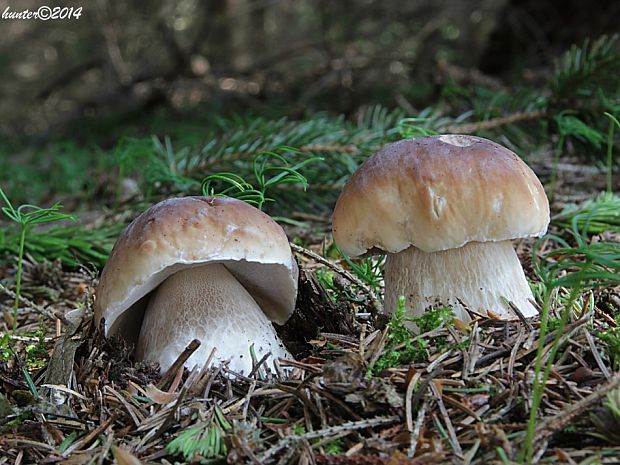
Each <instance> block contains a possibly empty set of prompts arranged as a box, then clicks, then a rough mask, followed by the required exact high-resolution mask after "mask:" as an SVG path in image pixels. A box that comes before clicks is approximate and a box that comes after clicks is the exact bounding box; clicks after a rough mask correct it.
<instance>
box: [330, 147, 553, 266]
mask: <svg viewBox="0 0 620 465" xmlns="http://www.w3.org/2000/svg"><path fill="white" fill-rule="evenodd" d="M548 224H549V202H548V200H547V196H546V195H545V191H544V189H543V187H542V185H541V184H540V181H539V180H538V178H537V177H536V175H535V174H534V172H533V171H532V170H531V169H530V168H529V167H528V166H527V165H526V164H525V163H524V162H523V161H522V160H521V159H520V158H519V157H518V156H517V155H515V154H514V153H513V152H512V151H510V150H508V149H507V148H505V147H502V146H501V145H499V144H496V143H495V142H492V141H490V140H487V139H483V138H481V137H474V136H463V135H444V136H428V137H420V138H416V139H406V140H401V141H398V142H394V143H392V144H388V145H386V146H385V147H383V148H382V149H381V150H380V151H379V152H377V153H376V154H374V155H373V156H371V157H370V158H369V159H368V160H366V162H365V163H364V164H363V165H362V166H361V167H360V168H359V169H358V170H357V171H356V172H355V173H354V174H353V176H351V178H350V179H349V181H348V182H347V184H346V185H345V187H344V190H343V191H342V193H341V194H340V197H339V199H338V202H337V203H336V208H335V210H334V214H333V234H334V239H335V241H336V243H337V244H338V246H339V247H340V248H341V249H342V250H343V251H344V252H346V253H347V254H349V255H352V256H358V255H361V254H364V253H365V252H366V251H368V250H369V249H373V248H377V249H381V250H383V251H386V252H390V253H397V252H400V251H401V250H404V249H406V248H408V247H409V246H415V247H417V248H419V249H421V250H423V251H425V252H436V251H439V250H447V249H453V248H457V247H461V246H463V245H464V244H466V243H468V242H472V241H478V242H486V241H502V240H506V239H514V238H517V237H528V236H540V235H542V234H544V233H545V231H546V230H547V225H548Z"/></svg>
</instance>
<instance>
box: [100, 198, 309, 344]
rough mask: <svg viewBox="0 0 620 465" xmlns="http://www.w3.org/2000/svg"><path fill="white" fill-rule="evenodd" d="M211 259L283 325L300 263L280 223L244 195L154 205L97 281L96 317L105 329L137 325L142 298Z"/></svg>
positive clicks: (135, 223) (114, 252) (121, 240)
mask: <svg viewBox="0 0 620 465" xmlns="http://www.w3.org/2000/svg"><path fill="white" fill-rule="evenodd" d="M209 263H222V264H224V265H225V266H226V268H228V270H229V271H230V272H231V273H232V274H233V276H235V278H236V279H237V280H238V281H239V282H240V283H241V284H242V285H243V287H245V288H246V289H247V290H248V292H249V293H250V294H251V295H252V297H253V298H254V299H255V300H256V302H257V303H258V304H259V306H260V307H261V308H262V310H263V311H264V312H265V314H266V315H267V317H268V318H269V319H270V320H272V321H275V322H277V323H280V324H282V323H284V322H285V321H286V320H287V319H288V317H289V316H290V314H291V313H292V312H293V310H294V307H295V299H296V294H297V277H298V269H297V264H296V262H295V259H294V258H293V255H292V253H291V249H290V246H289V243H288V239H287V237H286V234H285V233H284V231H283V230H282V228H281V227H280V225H278V224H277V223H276V222H275V221H274V220H273V219H272V218H271V217H269V216H268V215H267V214H265V213H263V212H262V211H260V210H258V209H256V208H254V207H253V206H251V205H249V204H247V203H245V202H243V201H241V200H237V199H233V198H225V197H183V198H175V199H169V200H164V201H163V202H160V203H158V204H156V205H154V206H152V207H151V208H149V209H148V210H146V211H145V212H144V213H142V214H141V215H140V216H138V217H137V218H136V219H135V220H134V221H133V222H132V223H131V224H130V225H129V226H128V227H127V229H126V230H125V232H123V234H122V235H121V236H120V237H119V239H118V240H117V242H116V244H115V245H114V249H113V250H112V253H111V255H110V258H109V259H108V262H107V264H106V266H105V268H104V269H103V272H102V274H101V279H100V281H99V286H98V287H97V292H96V300H95V318H96V321H97V322H99V321H100V320H101V318H105V321H106V328H105V329H106V333H111V334H114V333H116V332H117V331H119V330H122V332H123V333H124V334H125V335H127V334H128V333H129V332H135V331H137V330H138V329H139V328H136V327H135V326H139V324H140V322H141V319H142V312H143V311H144V306H145V303H146V302H145V299H143V297H145V296H146V295H147V294H148V293H149V292H151V291H152V290H153V289H155V288H156V287H157V286H158V285H159V284H160V283H161V282H163V281H164V280H165V279H166V278H167V277H168V276H170V275H171V274H173V273H175V272H177V271H179V270H182V269H186V268H189V267H194V266H200V265H206V264H209ZM121 316H122V317H121ZM125 325H132V326H133V328H131V330H128V328H125V327H124V326H125ZM136 336H137V334H136Z"/></svg>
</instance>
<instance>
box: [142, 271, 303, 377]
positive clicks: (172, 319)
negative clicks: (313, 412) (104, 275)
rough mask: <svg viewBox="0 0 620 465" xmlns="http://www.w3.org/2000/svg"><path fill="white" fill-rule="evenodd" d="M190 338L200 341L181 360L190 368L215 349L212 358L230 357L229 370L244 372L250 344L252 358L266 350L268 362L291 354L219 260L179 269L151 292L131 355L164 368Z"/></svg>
mask: <svg viewBox="0 0 620 465" xmlns="http://www.w3.org/2000/svg"><path fill="white" fill-rule="evenodd" d="M193 339H198V340H200V341H201V345H200V347H199V348H198V350H197V351H196V352H194V354H193V355H192V356H191V357H190V358H189V359H188V360H187V362H186V363H185V365H186V366H187V367H189V368H191V367H193V366H195V365H199V366H201V367H202V365H203V364H204V363H205V362H206V361H207V359H208V357H209V354H210V353H211V350H212V349H213V348H214V347H215V348H216V353H215V359H216V360H230V364H229V367H230V368H231V369H232V370H234V371H236V372H242V373H245V374H248V373H249V372H250V371H251V370H252V358H251V356H250V346H251V345H252V344H254V351H255V353H256V358H257V360H260V359H261V358H262V357H263V356H264V355H265V354H266V353H268V352H271V359H270V360H269V361H268V364H269V365H271V362H272V360H274V359H275V358H279V357H284V358H292V356H291V355H290V354H289V352H288V351H287V350H286V348H285V347H284V344H282V342H281V341H280V339H279V338H278V336H277V335H276V332H275V330H274V328H273V326H272V324H271V322H270V321H269V320H268V319H267V317H266V316H265V314H264V313H263V312H262V310H261V309H260V307H259V306H258V304H257V303H256V302H255V301H254V299H253V298H252V297H251V296H250V294H249V293H248V292H247V291H246V290H245V288H244V287H243V286H242V285H241V284H239V282H238V281H237V280H236V279H235V278H234V277H233V276H232V275H231V274H230V272H229V271H228V270H227V269H226V267H225V266H224V265H221V264H212V265H206V266H200V267H195V268H189V269H185V270H182V271H179V272H177V273H175V274H173V275H172V276H170V277H169V278H167V279H166V280H165V281H164V282H163V283H162V284H161V285H160V286H159V287H158V288H157V289H156V290H155V291H154V294H153V295H152V296H151V299H150V302H149V304H148V307H147V309H146V312H145V315H144V321H143V323H142V329H141V331H140V338H139V340H138V345H137V348H136V356H137V358H138V359H139V360H148V361H154V362H159V365H160V367H161V369H162V371H164V370H167V369H168V368H169V367H170V365H172V363H173V362H174V361H175V360H176V359H177V357H178V356H179V354H180V353H181V352H183V349H185V347H186V346H187V345H188V344H189V343H190V342H191V341H192V340H193Z"/></svg>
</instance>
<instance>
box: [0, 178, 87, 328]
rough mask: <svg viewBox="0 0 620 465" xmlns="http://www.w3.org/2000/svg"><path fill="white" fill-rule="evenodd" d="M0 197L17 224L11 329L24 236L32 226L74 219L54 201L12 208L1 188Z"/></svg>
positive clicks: (8, 215)
mask: <svg viewBox="0 0 620 465" xmlns="http://www.w3.org/2000/svg"><path fill="white" fill-rule="evenodd" d="M0 198H1V199H2V200H3V201H4V203H5V204H6V207H2V212H3V213H4V214H5V215H6V216H7V218H9V219H10V220H11V221H13V222H15V223H17V224H18V225H19V231H20V232H19V252H18V257H17V277H16V279H15V302H14V304H13V331H15V330H16V329H17V309H18V308H19V299H20V292H21V282H22V264H23V261H24V246H25V244H26V236H27V234H28V232H29V231H30V229H31V228H32V226H35V225H38V224H43V223H52V222H54V221H60V220H65V219H70V220H73V221H76V218H75V216H73V215H68V214H66V213H61V212H60V209H61V208H62V206H61V205H60V204H58V203H55V204H54V205H52V206H51V207H49V208H41V207H37V206H36V205H29V204H24V205H20V206H19V207H17V208H14V207H13V205H12V204H11V202H10V201H9V199H8V198H7V196H6V195H5V194H4V191H3V190H2V188H0Z"/></svg>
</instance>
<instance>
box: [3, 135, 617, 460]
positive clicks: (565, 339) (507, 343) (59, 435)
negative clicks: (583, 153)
mask: <svg viewBox="0 0 620 465" xmlns="http://www.w3.org/2000/svg"><path fill="white" fill-rule="evenodd" d="M321 143H322V144H323V145H320V144H317V143H315V144H314V145H307V146H306V147H305V149H306V151H307V152H311V153H312V152H321V153H322V154H324V153H328V152H330V151H334V152H337V153H339V154H344V155H346V154H347V153H349V152H351V151H355V150H356V145H355V144H356V143H357V142H356V141H355V140H353V141H346V143H342V142H339V145H337V146H336V145H334V144H332V145H327V143H326V142H325V141H322V142H321ZM529 161H530V164H531V166H532V167H533V169H534V170H535V171H536V172H537V174H538V175H539V177H540V178H541V180H542V181H543V184H545V186H546V187H549V186H550V185H551V184H553V189H554V197H553V202H552V204H551V206H552V218H553V221H552V224H551V226H550V230H549V232H550V233H551V235H549V236H546V237H545V238H544V239H543V240H536V239H528V240H519V241H516V242H515V247H516V250H517V252H518V255H519V257H520V259H521V262H522V264H523V266H524V269H525V270H526V274H527V276H528V279H529V280H530V282H531V283H532V287H533V289H534V291H535V292H534V294H535V296H536V299H537V302H538V304H539V305H540V306H541V308H544V309H546V312H545V314H546V315H548V318H545V319H544V320H545V321H544V322H543V323H542V324H541V319H540V318H534V319H531V320H524V321H521V320H515V321H501V320H498V319H494V318H489V317H482V316H479V315H478V316H476V315H474V318H473V319H472V321H471V322H469V323H463V322H460V321H455V320H453V319H452V317H451V314H450V313H449V312H448V311H446V310H445V309H434V310H432V311H429V312H428V313H427V315H426V316H425V317H423V318H422V319H421V320H418V321H417V324H418V327H419V328H420V330H421V333H420V334H418V335H413V334H411V333H409V332H408V331H407V330H406V329H405V327H404V326H403V321H402V319H399V318H398V317H395V318H392V319H391V320H390V319H389V318H388V317H386V316H385V315H383V314H381V313H380V311H379V310H380V304H378V302H380V299H381V292H382V278H381V259H372V260H371V259H364V260H355V261H349V260H345V259H343V257H341V256H339V255H338V254H337V253H336V252H334V250H333V247H332V246H331V239H330V237H331V236H330V217H329V213H328V212H327V211H326V210H321V211H318V212H316V213H312V212H309V211H308V210H304V211H299V212H297V211H294V210H291V211H292V213H291V214H290V215H288V218H287V221H286V222H284V223H283V225H284V226H285V228H286V230H287V233H288V234H289V237H290V238H291V239H292V240H293V242H292V247H293V250H294V253H295V255H296V258H297V260H298V263H299V265H300V282H299V296H298V300H297V308H296V311H295V314H294V315H293V317H292V318H291V320H289V322H288V323H287V324H286V325H284V326H283V327H282V328H278V331H279V333H280V335H281V337H282V338H283V340H284V341H285V343H286V344H287V346H288V347H289V349H290V350H291V352H292V353H293V355H294V356H295V360H294V361H293V360H281V361H280V367H281V371H280V372H279V373H273V372H271V371H269V370H268V369H266V368H265V366H256V367H255V370H254V373H253V374H251V375H250V376H242V375H239V374H235V373H233V372H231V371H230V370H228V369H227V367H226V365H213V366H209V367H205V368H204V369H202V370H194V371H191V372H189V371H188V370H187V369H183V367H182V362H183V359H180V360H179V362H180V363H179V364H175V365H173V367H172V368H171V369H170V370H168V371H167V372H166V373H164V374H159V371H158V368H157V367H156V366H151V365H148V364H143V363H135V362H133V361H132V360H131V357H130V350H129V348H127V347H125V346H124V345H123V343H122V342H121V341H119V340H116V339H110V340H106V339H105V338H104V337H103V335H102V334H101V332H100V331H99V330H98V328H96V326H95V324H94V322H93V298H94V295H95V289H96V285H97V277H98V268H99V267H100V265H101V263H102V262H103V261H104V260H105V256H106V253H107V252H106V251H109V245H110V240H113V238H114V236H115V234H118V232H119V229H118V227H116V228H115V226H116V225H120V226H121V227H123V226H124V225H125V224H127V223H128V222H129V221H130V220H131V219H132V217H134V216H135V215H136V214H137V213H138V212H139V211H140V210H141V209H142V208H143V205H144V202H143V201H142V200H143V199H141V200H140V201H138V200H136V197H135V196H134V197H132V195H133V194H132V192H129V193H128V194H127V195H126V196H124V195H120V197H117V196H115V197H114V199H115V205H114V207H115V208H107V207H106V208H103V207H101V208H99V207H98V206H97V205H89V206H88V207H89V208H88V212H87V213H84V214H80V216H81V217H82V220H83V223H86V224H85V225H84V224H83V225H82V227H83V228H84V229H83V230H81V231H89V228H91V229H90V230H96V231H99V233H100V234H104V236H105V238H106V240H107V241H108V242H107V245H106V247H107V248H106V247H103V248H101V249H99V248H97V246H96V242H97V240H98V239H95V238H91V236H87V235H84V236H80V237H79V238H76V237H73V236H72V239H73V240H74V241H79V240H81V241H83V242H86V244H77V245H76V244H75V243H72V244H73V245H71V247H73V249H71V250H81V251H82V255H79V254H77V255H76V254H73V255H71V256H70V257H69V256H68V255H67V254H64V252H63V251H62V250H64V249H62V246H58V250H61V249H62V250H61V252H59V254H58V258H57V259H56V260H43V258H48V256H47V255H46V253H45V252H46V248H47V250H51V249H52V248H53V247H56V246H57V244H56V243H55V242H54V245H53V246H52V245H50V243H48V242H45V240H48V241H51V239H50V238H52V239H54V241H68V240H69V239H67V237H68V236H63V235H62V234H61V233H57V232H54V233H53V234H52V233H50V234H49V235H48V237H47V239H45V238H44V239H41V235H43V236H45V231H46V230H43V231H42V232H40V234H39V236H36V238H35V236H34V235H33V239H32V241H33V242H31V248H30V249H29V248H27V249H26V251H27V253H26V255H25V259H24V263H23V270H22V272H23V282H22V286H21V295H22V298H21V304H20V308H19V311H18V312H17V319H16V320H15V317H14V314H13V310H12V306H13V301H14V298H15V276H16V274H17V259H16V254H15V253H7V254H6V255H5V259H4V261H3V262H2V264H1V265H0V283H2V285H1V286H0V306H1V308H2V312H3V319H2V326H1V327H0V336H1V338H0V350H1V351H2V358H1V359H0V385H1V386H2V388H1V390H0V465H1V464H5V463H6V464H22V463H40V464H52V463H59V464H67V465H69V464H71V465H78V464H102V463H111V462H112V461H113V460H115V461H116V463H119V464H123V465H125V464H131V465H133V464H139V463H144V464H147V463H163V464H166V463H199V462H202V461H205V462H209V463H218V462H219V463H236V462H245V463H256V464H286V463H304V464H313V463H316V464H334V465H335V464H357V465H364V464H434V463H437V464H440V463H455V464H456V463H459V464H460V463H465V464H487V463H501V464H508V463H526V462H527V461H528V460H532V461H534V462H536V461H539V462H540V463H567V464H575V463H581V464H587V463H619V462H620V436H619V435H618V431H620V375H618V374H617V369H618V363H620V330H618V329H617V325H618V323H617V317H618V315H619V312H620V281H618V275H617V273H618V261H619V256H620V255H619V254H618V252H619V251H620V247H619V246H620V244H619V242H620V240H619V234H620V220H619V219H618V215H619V214H620V213H619V211H618V206H620V201H619V200H618V197H616V196H612V195H607V196H599V193H600V192H603V191H605V190H606V173H605V170H604V169H599V168H593V167H592V166H591V165H590V164H585V163H584V162H583V161H582V160H580V159H575V158H569V157H562V158H561V159H560V161H559V163H555V162H554V161H553V155H552V153H551V151H546V152H544V153H543V155H542V156H539V157H536V158H533V159H531V160H529ZM230 166H231V169H234V167H235V165H234V163H233V162H231V165H230ZM300 171H301V170H300ZM102 176H103V177H102V179H101V180H99V181H98V184H97V185H96V186H94V187H93V192H95V191H97V189H102V187H101V186H102V185H103V186H104V185H105V184H106V183H107V182H109V179H108V178H106V177H105V175H104V174H102ZM174 182H180V181H179V180H178V179H176V180H174ZM312 183H313V182H312V181H311V182H310V184H311V186H312ZM115 185H117V186H118V185H120V184H118V183H117V184H115ZM189 185H190V186H191V185H192V184H191V183H189ZM131 188H132V186H131V185H129V187H128V190H130V191H131ZM337 188H338V187H337V186H336V187H335V189H337ZM116 193H118V191H117V192H116ZM121 194H123V193H121ZM117 200H118V202H116V201H117ZM63 202H64V203H65V204H69V205H71V203H72V198H71V196H70V195H69V196H66V197H65V198H64V199H63ZM588 202H589V203H588ZM77 204H80V202H79V201H76V205H77ZM572 204H576V205H577V206H575V207H574V208H573V209H572V210H570V209H569V210H566V209H565V207H566V206H567V205H572ZM567 211H568V213H567ZM562 212H564V213H562ZM90 218H92V220H91V219H90ZM7 227H8V226H7ZM68 227H70V226H68ZM106 228H108V229H106ZM110 228H111V229H110ZM35 231H39V230H35ZM48 231H49V230H48ZM102 231H104V232H102ZM63 234H64V233H63ZM67 234H68V235H69V236H70V235H71V234H74V233H71V232H69V233H67ZM75 234H77V233H75ZM84 234H85V233H84ZM7 237H8V233H7ZM93 237H96V238H99V237H101V236H93ZM35 239H36V240H35ZM7 241H8V239H7ZM36 241H43V242H41V243H40V244H41V245H40V249H39V250H38V249H37V244H39V242H36ZM63 244H64V243H63ZM13 250H14V249H13ZM54 250H56V249H54ZM71 257H73V260H74V262H70V259H71ZM75 257H77V258H75ZM80 257H81V258H80ZM84 257H86V258H84ZM96 257H99V258H100V259H101V261H100V262H96V260H95V259H96ZM52 258H53V257H52ZM93 263H95V264H94V265H93ZM614 276H615V281H614ZM190 353H191V348H189V349H188V351H187V352H186V353H184V354H183V356H184V357H187V356H189V355H190ZM536 376H538V379H539V380H542V381H543V382H541V383H536V382H535V380H536ZM535 399H538V400H539V401H540V404H539V405H534V404H535ZM532 412H533V413H532ZM528 425H529V430H528ZM528 431H529V432H528Z"/></svg>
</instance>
